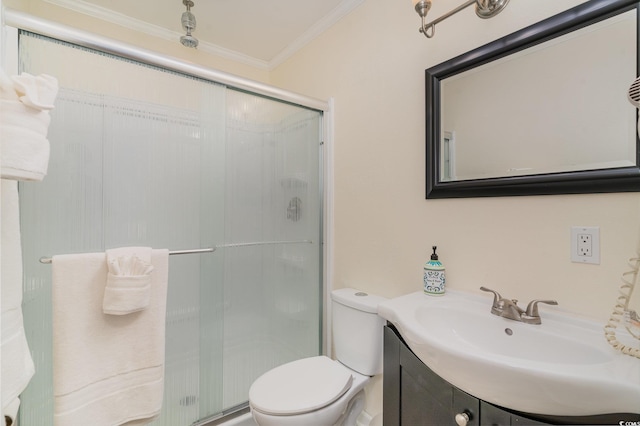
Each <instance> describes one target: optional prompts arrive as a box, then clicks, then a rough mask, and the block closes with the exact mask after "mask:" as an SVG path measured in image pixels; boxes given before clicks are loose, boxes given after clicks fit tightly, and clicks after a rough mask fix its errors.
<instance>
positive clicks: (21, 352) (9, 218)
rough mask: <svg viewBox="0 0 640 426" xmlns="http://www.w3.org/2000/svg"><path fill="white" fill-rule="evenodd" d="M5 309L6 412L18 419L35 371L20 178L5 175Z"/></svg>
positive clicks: (3, 372)
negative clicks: (25, 295)
mask: <svg viewBox="0 0 640 426" xmlns="http://www.w3.org/2000/svg"><path fill="white" fill-rule="evenodd" d="M0 194H1V197H2V200H1V201H0V203H1V207H2V211H1V212H0V215H1V217H2V230H1V234H2V236H1V239H0V244H1V245H2V256H1V265H0V268H1V269H2V275H1V277H0V280H1V281H0V283H1V287H2V288H1V296H0V297H1V301H2V302H1V303H2V305H1V311H2V319H1V321H2V346H1V351H2V353H1V354H0V356H1V359H2V368H1V370H0V377H1V378H2V380H1V381H2V414H3V415H8V416H9V417H11V418H12V419H14V420H15V414H16V411H17V407H18V405H19V401H18V396H19V395H20V394H21V393H22V391H23V390H24V389H25V388H26V387H27V385H28V384H29V380H30V379H31V377H32V376H33V373H34V371H35V369H34V366H33V361H32V360H31V354H30V352H29V346H28V345H27V338H26V335H25V332H24V326H23V319H22V251H21V250H22V249H21V244H20V212H19V207H18V182H16V181H12V180H4V179H2V186H1V188H0Z"/></svg>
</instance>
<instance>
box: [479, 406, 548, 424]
mask: <svg viewBox="0 0 640 426" xmlns="http://www.w3.org/2000/svg"><path fill="white" fill-rule="evenodd" d="M480 424H482V426H538V425H548V424H549V423H543V422H539V421H537V420H531V419H528V418H526V417H522V416H519V415H517V414H511V413H509V412H508V411H505V410H502V409H500V408H498V407H496V406H493V405H491V404H489V403H487V402H484V401H480Z"/></svg>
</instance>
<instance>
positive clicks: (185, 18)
mask: <svg viewBox="0 0 640 426" xmlns="http://www.w3.org/2000/svg"><path fill="white" fill-rule="evenodd" d="M182 4H184V5H185V6H186V7H187V11H186V12H183V13H182V19H181V20H180V21H181V22H182V29H183V30H184V31H186V32H187V33H186V34H185V35H183V36H182V37H180V43H182V45H183V46H185V47H193V48H196V47H198V39H197V38H195V37H194V36H192V35H191V31H193V30H195V29H196V17H195V16H194V15H193V13H191V8H192V7H193V1H191V0H182Z"/></svg>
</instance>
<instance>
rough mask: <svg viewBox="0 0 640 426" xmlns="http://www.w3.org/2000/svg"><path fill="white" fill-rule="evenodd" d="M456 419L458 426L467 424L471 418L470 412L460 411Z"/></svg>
mask: <svg viewBox="0 0 640 426" xmlns="http://www.w3.org/2000/svg"><path fill="white" fill-rule="evenodd" d="M455 419H456V424H457V425H458V426H467V423H469V420H470V417H469V413H467V412H466V411H465V412H463V413H458V414H456V417H455Z"/></svg>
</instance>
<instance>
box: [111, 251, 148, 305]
mask: <svg viewBox="0 0 640 426" xmlns="http://www.w3.org/2000/svg"><path fill="white" fill-rule="evenodd" d="M107 268H108V270H109V272H108V274H107V285H106V287H105V289H104V299H103V302H102V310H103V312H104V313H105V314H110V315H127V314H130V313H132V312H137V311H140V310H142V309H145V308H146V307H147V306H149V300H150V297H151V272H152V271H153V266H152V265H151V248H150V247H123V248H117V249H110V250H107Z"/></svg>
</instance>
